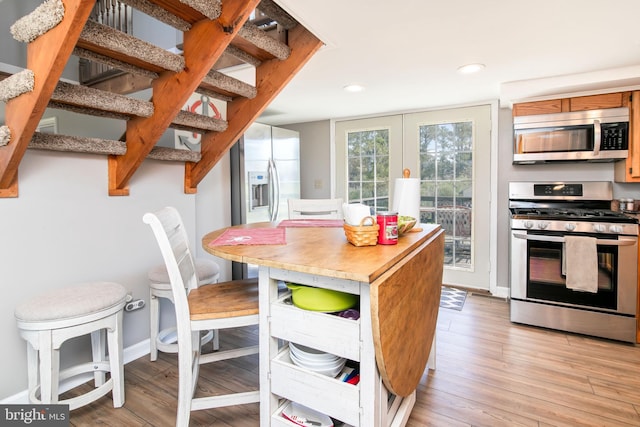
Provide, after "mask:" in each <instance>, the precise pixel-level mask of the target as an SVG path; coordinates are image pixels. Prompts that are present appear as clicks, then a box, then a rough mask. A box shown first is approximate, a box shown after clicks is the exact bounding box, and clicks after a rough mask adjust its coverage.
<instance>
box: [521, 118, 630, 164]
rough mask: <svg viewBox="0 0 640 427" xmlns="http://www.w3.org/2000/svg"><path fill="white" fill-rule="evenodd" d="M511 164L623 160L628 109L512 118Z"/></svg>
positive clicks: (626, 151) (625, 155)
mask: <svg viewBox="0 0 640 427" xmlns="http://www.w3.org/2000/svg"><path fill="white" fill-rule="evenodd" d="M513 131H514V138H513V141H514V142H513V144H514V145H513V163H515V164H532V163H545V162H553V161H591V162H611V161H615V160H619V159H626V158H627V156H628V148H629V109H628V108H626V107H622V108H607V109H603V110H588V111H575V112H568V113H556V114H538V115H533V116H519V117H514V119H513Z"/></svg>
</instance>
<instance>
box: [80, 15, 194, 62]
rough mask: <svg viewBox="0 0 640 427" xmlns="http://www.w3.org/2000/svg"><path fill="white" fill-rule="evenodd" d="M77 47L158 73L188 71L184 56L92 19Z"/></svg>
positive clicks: (88, 22)
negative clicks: (185, 69) (185, 68)
mask: <svg viewBox="0 0 640 427" xmlns="http://www.w3.org/2000/svg"><path fill="white" fill-rule="evenodd" d="M77 46H79V47H81V48H84V49H87V50H90V51H93V52H96V53H99V54H101V55H105V56H110V57H113V58H115V59H118V60H120V61H124V62H127V63H129V64H132V65H135V66H137V67H141V68H144V69H147V70H150V71H154V72H161V71H164V70H169V71H175V72H180V71H182V70H183V69H184V58H183V57H182V56H180V55H176V54H175V53H171V52H169V51H167V50H165V49H162V48H160V47H158V46H155V45H153V44H151V43H148V42H146V41H144V40H140V39H138V38H136V37H133V36H130V35H128V34H125V33H123V32H122V31H118V30H115V29H113V28H111V27H107V26H106V25H102V24H98V23H97V22H94V21H91V20H89V21H87V23H86V24H85V26H84V28H83V29H82V33H81V34H80V39H79V40H78V44H77Z"/></svg>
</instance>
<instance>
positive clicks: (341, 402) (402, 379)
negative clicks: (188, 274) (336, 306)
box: [202, 223, 444, 427]
mask: <svg viewBox="0 0 640 427" xmlns="http://www.w3.org/2000/svg"><path fill="white" fill-rule="evenodd" d="M421 227H422V229H421V231H417V232H411V233H407V234H405V235H404V236H401V237H400V238H399V239H398V244H397V245H376V246H363V247H356V246H353V245H352V244H350V243H348V242H347V240H346V238H345V235H344V231H343V229H342V228H339V227H290V228H285V229H284V232H285V237H286V244H268V245H228V246H212V245H211V242H212V241H214V240H215V239H216V238H218V237H219V236H221V235H222V234H223V233H225V231H226V230H227V229H222V230H217V231H214V232H211V233H209V234H207V235H206V236H205V237H204V238H203V239H202V244H203V248H204V249H205V250H206V251H207V252H209V253H211V254H213V255H215V256H218V257H221V258H223V259H228V260H231V261H237V262H242V263H248V264H257V265H258V266H259V287H260V425H261V426H294V425H295V424H294V423H292V422H290V421H288V420H286V419H285V418H283V417H282V416H281V411H282V409H283V407H284V406H285V405H286V404H287V403H288V401H294V402H297V403H299V404H302V405H305V406H307V407H310V408H312V409H314V410H316V411H319V412H322V413H324V414H327V415H329V416H331V417H333V418H335V419H337V420H340V421H342V422H344V423H347V424H350V425H353V426H360V427H370V426H371V427H378V426H402V425H404V424H405V423H406V421H407V419H408V417H409V414H410V412H411V409H412V408H413V404H414V402H415V389H416V386H417V384H418V382H419V380H420V378H421V377H422V375H423V372H424V369H425V367H426V365H427V360H428V358H429V357H430V353H431V351H432V350H433V349H432V343H433V342H434V337H435V325H436V320H437V315H438V307H439V299H440V289H441V280H442V268H443V256H444V250H443V248H444V231H443V230H442V229H441V228H440V226H439V225H434V224H422V225H421ZM231 228H232V229H249V231H248V232H247V233H250V229H254V228H271V229H273V228H277V224H274V223H259V224H249V225H241V226H235V227H231ZM281 282H291V283H297V284H303V285H308V286H315V287H321V288H326V289H333V290H337V291H341V292H346V293H349V294H354V295H357V296H358V297H359V308H360V318H359V319H358V320H352V319H346V318H342V317H339V316H335V315H333V314H330V313H323V312H316V311H310V310H303V309H300V308H298V307H295V306H293V305H291V304H290V303H288V301H289V299H290V296H289V295H288V292H287V293H284V295H283V293H282V292H280V293H279V292H278V289H279V286H278V285H279V283H281ZM280 288H281V287H280ZM289 342H293V343H296V344H301V345H304V346H308V347H313V348H315V349H318V350H321V351H326V352H329V353H332V354H335V355H337V356H340V357H345V358H347V359H348V360H350V361H352V362H354V363H357V364H358V365H359V371H360V381H359V383H358V384H357V385H353V384H349V383H346V382H342V381H340V380H339V379H336V378H333V377H328V376H325V375H320V374H318V373H316V372H313V371H309V370H305V369H303V368H301V367H299V366H297V365H294V364H293V363H292V362H291V359H290V357H289V347H288V343H289Z"/></svg>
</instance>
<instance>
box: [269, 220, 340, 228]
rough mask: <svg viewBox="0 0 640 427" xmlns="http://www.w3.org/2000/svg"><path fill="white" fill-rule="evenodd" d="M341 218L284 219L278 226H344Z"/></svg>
mask: <svg viewBox="0 0 640 427" xmlns="http://www.w3.org/2000/svg"><path fill="white" fill-rule="evenodd" d="M343 224H344V221H343V220H341V219H283V220H282V221H280V224H278V227H342V225H343Z"/></svg>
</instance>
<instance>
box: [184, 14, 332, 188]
mask: <svg viewBox="0 0 640 427" xmlns="http://www.w3.org/2000/svg"><path fill="white" fill-rule="evenodd" d="M289 46H290V48H291V54H290V55H289V57H288V58H287V59H285V60H282V61H281V60H278V59H272V60H270V61H266V62H263V63H262V64H261V65H260V66H259V67H257V68H256V88H257V95H256V97H255V98H253V99H247V98H238V99H236V100H234V101H232V102H231V103H229V104H228V106H227V122H228V127H227V130H226V131H224V132H219V133H216V132H208V133H206V134H203V135H202V139H201V142H200V153H201V156H202V158H201V159H200V161H199V162H197V163H192V162H187V163H185V184H184V191H185V193H187V194H193V193H196V192H197V186H198V184H199V183H200V181H202V179H204V177H205V176H206V175H207V174H208V173H209V171H210V170H211V169H212V168H213V167H214V166H215V165H216V163H217V162H218V161H219V160H220V159H221V158H222V156H224V154H225V153H226V152H227V151H229V149H230V148H231V146H232V145H233V144H234V143H235V142H236V141H237V140H238V139H239V138H240V136H241V135H242V134H243V133H244V132H245V131H246V130H247V128H248V127H249V126H250V125H251V123H253V122H254V121H255V120H256V119H257V118H258V117H259V116H260V114H261V113H262V112H263V111H264V110H265V109H266V108H267V106H268V105H269V103H270V102H271V101H272V100H273V99H274V98H275V97H276V96H277V95H278V94H279V93H280V92H281V91H282V89H283V88H284V87H285V86H286V85H287V84H288V83H289V82H290V81H291V79H292V78H293V76H295V75H296V74H297V73H298V71H300V69H302V67H303V66H304V65H305V64H306V63H307V62H308V61H309V59H311V57H312V56H313V55H314V53H315V52H316V51H318V49H320V48H321V47H322V41H320V40H319V39H318V38H316V37H315V36H314V35H313V34H312V33H311V32H310V31H309V30H307V29H306V28H304V27H303V26H302V25H298V26H296V27H295V28H293V29H292V30H290V31H289Z"/></svg>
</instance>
